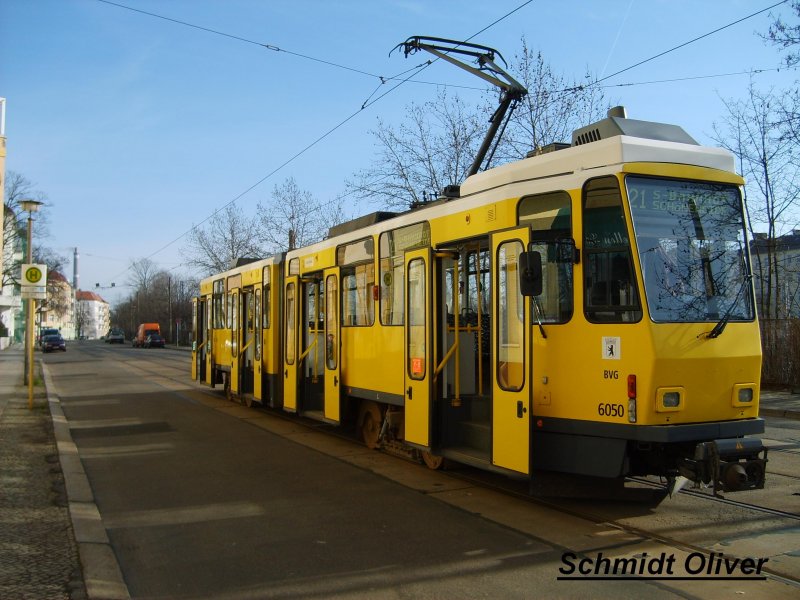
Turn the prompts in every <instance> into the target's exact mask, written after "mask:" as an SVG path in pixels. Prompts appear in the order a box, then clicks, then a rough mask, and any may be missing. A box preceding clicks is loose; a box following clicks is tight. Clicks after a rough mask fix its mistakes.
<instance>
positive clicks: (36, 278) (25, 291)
mask: <svg viewBox="0 0 800 600" xmlns="http://www.w3.org/2000/svg"><path fill="white" fill-rule="evenodd" d="M19 283H20V293H21V296H22V299H23V300H44V299H46V298H47V265H35V264H23V265H22V273H21V276H20V278H19Z"/></svg>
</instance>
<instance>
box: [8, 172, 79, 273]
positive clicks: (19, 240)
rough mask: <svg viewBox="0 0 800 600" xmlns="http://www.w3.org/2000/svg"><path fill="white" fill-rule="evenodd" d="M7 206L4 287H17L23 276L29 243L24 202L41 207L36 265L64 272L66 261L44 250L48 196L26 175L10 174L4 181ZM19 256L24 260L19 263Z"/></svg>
mask: <svg viewBox="0 0 800 600" xmlns="http://www.w3.org/2000/svg"><path fill="white" fill-rule="evenodd" d="M5 197H6V206H5V207H4V210H3V223H2V224H3V264H2V285H4V286H5V285H13V284H15V283H17V278H18V277H19V274H20V265H21V263H22V262H23V260H24V258H25V251H24V248H25V244H26V243H27V221H28V213H26V212H25V211H24V210H22V206H21V204H20V203H21V202H22V201H23V200H28V199H32V200H38V201H39V202H41V203H42V205H43V206H42V207H41V209H40V210H39V212H37V213H36V216H35V217H34V220H35V221H36V225H35V226H34V228H33V252H32V258H33V262H35V263H39V264H45V265H47V269H48V271H51V272H52V271H58V272H61V270H62V269H63V268H64V264H65V263H66V258H65V257H64V256H63V255H61V254H58V253H57V252H55V251H54V250H53V249H52V248H50V247H48V246H45V245H43V244H42V243H41V240H43V239H46V238H47V219H48V213H47V206H48V202H47V195H46V194H44V192H41V191H38V190H36V189H35V187H34V184H33V183H32V182H31V181H30V180H29V179H28V178H27V177H25V176H24V175H22V174H20V173H17V172H15V171H8V173H7V174H6V180H5ZM20 253H21V256H22V259H23V260H20Z"/></svg>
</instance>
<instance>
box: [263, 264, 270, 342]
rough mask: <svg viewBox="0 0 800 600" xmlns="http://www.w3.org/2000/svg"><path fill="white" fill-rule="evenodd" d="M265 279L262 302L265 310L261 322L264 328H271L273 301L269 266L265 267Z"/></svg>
mask: <svg viewBox="0 0 800 600" xmlns="http://www.w3.org/2000/svg"><path fill="white" fill-rule="evenodd" d="M263 281H264V296H263V297H264V300H263V302H262V305H263V306H262V311H263V312H262V313H261V314H262V323H261V325H262V327H263V328H264V329H269V311H270V306H271V302H270V300H271V298H270V289H271V284H270V272H269V267H264V277H263Z"/></svg>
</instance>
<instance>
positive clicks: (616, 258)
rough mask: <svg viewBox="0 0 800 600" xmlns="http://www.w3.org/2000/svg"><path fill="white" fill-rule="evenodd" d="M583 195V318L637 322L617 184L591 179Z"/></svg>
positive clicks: (638, 308)
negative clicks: (584, 314) (584, 316)
mask: <svg viewBox="0 0 800 600" xmlns="http://www.w3.org/2000/svg"><path fill="white" fill-rule="evenodd" d="M583 194H584V195H583V219H584V227H583V231H584V256H585V266H584V288H585V289H584V297H585V311H586V317H587V319H588V320H589V321H592V322H595V323H632V322H635V321H639V320H640V319H641V318H642V308H641V304H640V302H639V293H638V291H637V286H636V280H635V277H634V270H633V262H632V258H631V245H630V238H629V236H628V227H627V224H626V220H625V213H624V211H623V210H622V197H621V195H620V191H619V182H618V181H617V179H616V178H615V177H601V178H598V179H592V180H590V181H588V182H587V183H586V185H585V186H584V190H583Z"/></svg>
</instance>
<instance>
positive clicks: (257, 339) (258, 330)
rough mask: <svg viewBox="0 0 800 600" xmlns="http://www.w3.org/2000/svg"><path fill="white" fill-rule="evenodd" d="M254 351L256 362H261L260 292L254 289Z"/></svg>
mask: <svg viewBox="0 0 800 600" xmlns="http://www.w3.org/2000/svg"><path fill="white" fill-rule="evenodd" d="M255 296H256V298H255V317H254V321H255V325H256V331H255V351H256V361H259V360H261V290H260V289H258V288H256V293H255Z"/></svg>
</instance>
